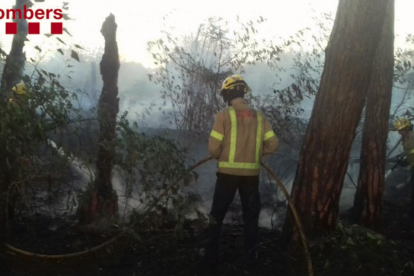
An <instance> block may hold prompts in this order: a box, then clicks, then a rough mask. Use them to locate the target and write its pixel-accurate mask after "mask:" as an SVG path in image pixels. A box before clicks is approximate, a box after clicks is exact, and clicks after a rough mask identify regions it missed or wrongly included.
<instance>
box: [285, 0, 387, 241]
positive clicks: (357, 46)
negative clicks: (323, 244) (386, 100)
mask: <svg viewBox="0 0 414 276" xmlns="http://www.w3.org/2000/svg"><path fill="white" fill-rule="evenodd" d="M387 3H388V0H340V1H339V4H338V10H337V14H336V18H335V22H334V27H333V30H332V33H331V37H330V41H329V44H328V46H327V48H326V59H325V67H324V70H323V73H322V78H321V82H320V86H319V91H318V93H317V95H316V99H315V103H314V107H313V110H312V115H311V118H310V121H309V125H308V128H307V131H306V135H305V139H304V142H303V145H302V149H301V153H300V157H299V162H298V168H297V171H296V176H295V180H294V183H293V188H292V200H293V202H294V204H295V207H296V208H297V211H298V214H299V216H300V218H301V219H302V222H303V227H304V230H305V232H306V233H307V235H308V236H310V237H318V236H321V235H325V234H328V233H330V232H332V230H333V229H334V227H335V221H336V219H337V215H338V208H339V198H340V194H341V191H342V186H343V180H344V177H345V173H346V171H347V167H348V159H349V155H350V149H351V145H352V141H353V138H354V135H355V130H356V128H357V126H358V123H359V121H360V119H361V113H362V110H363V107H364V104H365V98H366V95H367V90H368V87H369V83H370V77H371V75H372V65H373V61H374V57H375V52H376V49H377V48H378V42H379V39H380V37H381V32H382V26H383V23H384V16H385V13H386V9H387ZM291 223H292V215H291V214H289V215H288V218H287V220H286V224H285V229H284V230H285V233H288V234H289V235H287V236H285V238H287V239H288V241H290V238H291V237H292V236H291V235H290V234H291V233H292V232H291V230H292V224H291ZM296 234H297V233H295V236H294V241H296V240H297V238H298V236H297V235H296Z"/></svg>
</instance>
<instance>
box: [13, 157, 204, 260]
mask: <svg viewBox="0 0 414 276" xmlns="http://www.w3.org/2000/svg"><path fill="white" fill-rule="evenodd" d="M211 159H212V157H206V158H204V159H202V160H200V161H198V162H197V163H195V164H194V165H193V166H191V167H190V168H189V169H188V170H187V172H191V171H192V170H194V169H195V168H197V167H199V166H200V165H202V164H204V163H206V162H207V161H210V160H211ZM183 177H184V175H183V176H181V177H180V178H178V179H177V180H176V181H174V182H173V183H172V184H171V185H170V186H168V187H167V188H166V189H165V190H164V191H163V192H162V193H161V194H160V195H158V197H157V198H156V199H155V201H154V203H153V204H151V205H150V206H149V207H148V208H147V209H146V210H145V211H144V213H143V215H146V214H148V213H149V211H151V210H152V208H154V207H155V206H156V205H157V203H158V202H159V201H160V200H161V199H162V198H163V197H164V196H166V195H167V194H168V193H169V192H170V191H171V189H172V188H174V186H176V185H177V184H178V183H179V182H180V181H181V179H183ZM132 226H133V224H132V225H130V227H132ZM128 230H129V228H128V229H125V230H123V231H121V232H120V233H119V234H117V235H116V236H115V237H113V238H112V239H110V240H108V241H106V242H104V243H102V244H100V245H98V246H95V247H92V248H90V249H86V250H84V251H80V252H76V253H70V254H59V255H44V254H37V253H33V252H28V251H24V250H21V249H18V248H16V247H14V246H11V245H10V244H7V243H6V244H5V246H6V249H7V250H9V251H11V252H13V253H17V254H20V255H23V256H26V257H34V258H40V259H54V260H63V259H70V258H75V257H80V256H85V255H87V254H89V253H93V252H96V251H98V250H99V249H102V248H104V247H105V246H108V245H110V244H112V243H113V242H115V241H117V240H118V239H119V238H120V237H122V236H123V234H124V233H125V232H127V231H128Z"/></svg>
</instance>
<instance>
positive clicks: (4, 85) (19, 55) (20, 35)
mask: <svg viewBox="0 0 414 276" xmlns="http://www.w3.org/2000/svg"><path fill="white" fill-rule="evenodd" d="M27 2H28V1H27V0H16V9H20V10H21V11H23V5H28V6H30V5H29V3H27ZM26 36H27V20H26V19H24V18H22V19H21V20H19V19H17V34H15V35H14V37H13V41H12V47H11V49H10V53H9V55H8V56H7V58H6V64H5V65H4V68H3V75H2V79H1V91H2V94H4V92H5V91H7V90H10V89H11V88H12V87H13V86H14V85H16V84H17V83H18V82H20V81H21V79H22V73H23V69H24V63H25V61H26V56H25V54H24V52H23V48H24V41H25V40H26Z"/></svg>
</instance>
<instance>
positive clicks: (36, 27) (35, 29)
mask: <svg viewBox="0 0 414 276" xmlns="http://www.w3.org/2000/svg"><path fill="white" fill-rule="evenodd" d="M28 27H29V31H28V33H29V34H40V23H39V22H29V23H28Z"/></svg>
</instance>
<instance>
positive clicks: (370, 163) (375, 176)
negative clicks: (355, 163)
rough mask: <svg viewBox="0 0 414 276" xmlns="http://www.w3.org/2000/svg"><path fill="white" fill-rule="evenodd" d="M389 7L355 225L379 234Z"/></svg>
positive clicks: (390, 56)
mask: <svg viewBox="0 0 414 276" xmlns="http://www.w3.org/2000/svg"><path fill="white" fill-rule="evenodd" d="M388 5H389V7H388V8H387V14H386V16H385V23H384V27H383V31H382V36H381V39H380V42H379V45H378V50H377V53H376V57H375V60H374V67H373V72H372V76H371V82H370V85H369V89H368V96H367V105H366V111H365V114H366V115H365V122H364V130H363V136H362V148H361V163H360V164H361V165H360V173H359V180H358V189H357V192H356V194H355V201H354V208H353V213H354V216H353V218H354V223H361V224H362V225H364V226H366V227H369V228H371V229H373V230H378V229H379V226H380V222H381V212H382V192H383V189H384V181H385V179H384V177H385V155H386V145H387V137H388V129H389V128H388V122H389V115H390V106H391V94H392V84H393V72H394V71H393V69H394V0H388Z"/></svg>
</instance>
